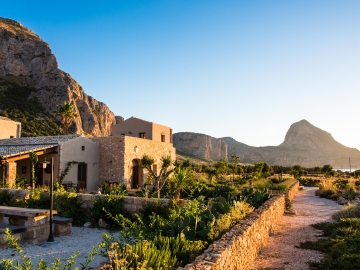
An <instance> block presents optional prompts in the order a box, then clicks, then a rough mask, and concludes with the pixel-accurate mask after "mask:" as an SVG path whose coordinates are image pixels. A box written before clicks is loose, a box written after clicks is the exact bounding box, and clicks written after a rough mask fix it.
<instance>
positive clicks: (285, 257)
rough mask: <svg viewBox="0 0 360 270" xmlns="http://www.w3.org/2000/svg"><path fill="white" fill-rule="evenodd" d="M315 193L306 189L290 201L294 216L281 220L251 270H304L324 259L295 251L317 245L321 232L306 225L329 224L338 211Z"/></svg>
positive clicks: (335, 205) (311, 251) (332, 203)
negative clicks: (309, 243)
mask: <svg viewBox="0 0 360 270" xmlns="http://www.w3.org/2000/svg"><path fill="white" fill-rule="evenodd" d="M316 189H317V188H313V187H305V189H304V190H302V191H299V193H298V194H297V195H296V196H295V198H294V200H293V201H292V211H294V212H295V213H296V215H284V216H283V217H282V219H281V220H280V221H279V224H278V225H277V226H276V227H275V229H274V231H273V233H272V234H271V235H270V237H269V240H268V243H267V245H266V246H265V247H264V248H263V249H262V250H261V251H260V254H259V256H258V258H257V259H256V261H255V263H254V264H253V267H252V268H251V269H257V270H260V269H267V270H270V269H272V270H275V269H276V270H282V269H283V270H288V269H292V270H294V269H296V270H306V269H309V266H308V264H307V263H306V262H308V261H319V260H321V259H322V258H323V255H322V254H321V253H320V252H317V251H314V250H305V249H299V248H296V247H295V246H298V245H299V244H300V243H301V242H305V241H316V240H317V237H316V235H319V234H321V231H319V230H316V229H314V228H313V227H311V226H309V225H310V224H314V223H318V222H324V221H331V220H332V218H331V215H332V214H333V213H334V212H335V211H337V210H339V209H340V208H341V207H340V205H338V204H337V203H336V202H334V201H331V200H328V199H322V198H319V197H317V196H315V190H316Z"/></svg>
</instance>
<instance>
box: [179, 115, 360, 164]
mask: <svg viewBox="0 0 360 270" xmlns="http://www.w3.org/2000/svg"><path fill="white" fill-rule="evenodd" d="M177 134H182V133H177ZM185 134H186V136H179V137H180V138H183V139H181V140H179V138H177V143H176V148H177V149H181V150H180V152H181V153H183V154H188V155H189V156H191V155H193V156H196V157H200V158H205V159H209V158H208V156H209V155H206V151H204V150H200V149H206V150H207V152H211V151H212V148H211V146H210V145H209V144H208V143H207V142H206V138H207V137H209V136H207V135H203V134H196V133H185ZM186 138H189V139H186ZM210 138H211V137H210ZM214 139H215V138H214ZM215 140H216V139H215ZM217 140H219V139H217ZM221 140H222V142H225V143H226V144H227V146H228V152H229V154H230V155H231V154H236V155H238V156H240V159H241V161H242V162H243V163H253V162H256V161H265V162H268V163H269V164H271V165H283V166H293V165H297V164H299V165H302V166H305V167H313V166H323V165H325V164H330V165H332V166H333V167H337V168H340V167H341V166H342V167H343V168H348V167H349V157H350V158H351V160H352V166H353V168H354V167H356V168H359V167H360V151H359V150H357V149H355V148H349V147H346V146H344V145H342V144H340V143H339V142H337V141H336V140H335V139H334V138H333V137H332V136H331V134H330V133H328V132H326V131H324V130H322V129H319V128H317V127H315V126H313V125H312V124H310V123H309V122H308V121H306V120H301V121H299V122H296V123H294V124H292V125H291V126H290V128H289V130H288V132H287V133H286V136H285V140H284V142H283V143H281V144H280V145H279V146H266V147H253V146H249V145H246V144H244V143H241V142H238V141H236V140H234V139H233V138H231V137H224V138H221ZM174 141H175V140H174ZM212 159H213V158H212Z"/></svg>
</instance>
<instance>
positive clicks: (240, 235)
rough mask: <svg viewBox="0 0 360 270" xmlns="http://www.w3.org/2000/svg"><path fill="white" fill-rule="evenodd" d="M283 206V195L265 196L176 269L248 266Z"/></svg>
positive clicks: (217, 269)
mask: <svg viewBox="0 0 360 270" xmlns="http://www.w3.org/2000/svg"><path fill="white" fill-rule="evenodd" d="M284 209H285V196H284V195H282V196H276V197H273V198H271V199H269V200H268V201H266V202H265V203H264V204H263V205H262V206H260V207H259V208H258V209H256V210H255V211H254V212H252V213H250V214H249V215H248V216H247V217H246V218H245V219H244V220H242V221H241V222H240V223H239V224H237V225H236V226H234V227H233V228H232V229H231V230H230V231H229V232H228V233H226V234H225V235H223V236H222V237H221V239H220V240H218V241H216V242H214V243H213V244H211V245H210V246H209V248H208V249H207V250H206V251H205V252H204V253H203V254H202V255H200V256H198V257H197V258H196V259H195V261H194V262H193V263H191V264H188V265H186V266H185V267H184V268H179V269H189V270H190V269H207V270H225V269H226V270H231V269H234V270H236V269H237V270H238V269H244V270H245V269H250V266H251V265H252V263H253V262H254V261H255V259H256V257H257V254H258V252H259V251H260V249H261V248H262V247H263V246H264V245H265V244H266V242H267V239H268V237H269V233H271V231H272V228H273V226H274V225H275V224H276V223H277V222H278V221H279V220H280V218H281V217H282V215H283V213H284Z"/></svg>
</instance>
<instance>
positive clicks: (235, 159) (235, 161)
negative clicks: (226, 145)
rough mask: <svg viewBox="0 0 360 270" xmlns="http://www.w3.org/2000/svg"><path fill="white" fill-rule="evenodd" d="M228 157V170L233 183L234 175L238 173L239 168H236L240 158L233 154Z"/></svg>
mask: <svg viewBox="0 0 360 270" xmlns="http://www.w3.org/2000/svg"><path fill="white" fill-rule="evenodd" d="M230 157H231V158H230V162H231V164H230V166H229V168H230V171H231V172H232V180H233V181H234V179H235V174H238V172H239V171H240V170H239V168H241V167H239V166H238V165H239V163H240V157H239V156H237V155H235V154H232V155H231V156H230ZM241 169H242V168H241Z"/></svg>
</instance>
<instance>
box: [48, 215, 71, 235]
mask: <svg viewBox="0 0 360 270" xmlns="http://www.w3.org/2000/svg"><path fill="white" fill-rule="evenodd" d="M53 223H54V235H55V236H60V235H69V234H71V228H72V218H66V217H59V216H54V217H53Z"/></svg>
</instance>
